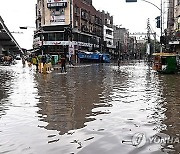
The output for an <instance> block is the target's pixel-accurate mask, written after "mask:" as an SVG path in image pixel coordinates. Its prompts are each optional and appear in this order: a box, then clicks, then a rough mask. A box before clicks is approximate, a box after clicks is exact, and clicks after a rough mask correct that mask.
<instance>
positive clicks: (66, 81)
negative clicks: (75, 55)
mask: <svg viewBox="0 0 180 154" xmlns="http://www.w3.org/2000/svg"><path fill="white" fill-rule="evenodd" d="M0 78H1V82H0V153H8V154H9V153H10V154H11V153H12V154H21V153H22V154H39V153H43V154H76V153H77V154H164V153H170V154H177V153H180V133H179V130H180V97H179V96H180V89H179V85H180V75H159V74H157V73H155V72H154V71H152V70H151V68H150V67H148V66H147V65H146V64H145V63H144V62H140V63H139V62H130V63H124V64H122V66H121V67H120V68H118V67H117V66H115V65H114V64H99V65H98V64H92V65H81V66H79V67H76V68H68V73H67V74H60V72H59V71H54V72H53V73H51V74H48V75H42V74H38V73H36V72H35V70H34V69H32V68H29V67H24V68H23V67H22V66H21V65H20V64H17V65H15V66H11V67H8V66H0ZM159 132H160V133H163V134H164V135H169V136H170V137H171V139H176V142H175V140H172V141H168V142H166V143H162V142H161V140H156V141H155V140H154V141H153V142H150V139H152V137H153V135H156V134H157V133H159ZM138 134H140V135H141V134H144V135H145V136H146V138H145V139H143V138H138V137H137V135H138ZM156 139H157V138H156ZM178 139H179V142H178Z"/></svg>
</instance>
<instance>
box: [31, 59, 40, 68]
mask: <svg viewBox="0 0 180 154" xmlns="http://www.w3.org/2000/svg"><path fill="white" fill-rule="evenodd" d="M32 63H33V65H36V71H38V64H39V60H38V57H37V56H34V57H33V58H32Z"/></svg>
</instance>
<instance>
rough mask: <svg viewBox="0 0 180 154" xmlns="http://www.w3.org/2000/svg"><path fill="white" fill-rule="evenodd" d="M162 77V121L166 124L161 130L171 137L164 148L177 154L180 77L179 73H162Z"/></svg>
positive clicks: (179, 140)
mask: <svg viewBox="0 0 180 154" xmlns="http://www.w3.org/2000/svg"><path fill="white" fill-rule="evenodd" d="M160 79H161V81H162V82H161V84H162V86H163V97H164V98H165V101H164V104H163V107H164V108H165V111H164V114H165V119H164V120H163V122H162V123H163V124H164V125H165V126H166V127H164V129H162V131H161V132H162V133H165V134H167V135H169V137H170V138H171V140H169V142H167V143H166V144H163V147H162V150H164V151H168V152H169V153H172V154H176V153H178V152H180V150H179V149H180V133H179V130H180V119H179V117H180V97H179V93H180V89H179V85H180V77H179V75H161V76H160Z"/></svg>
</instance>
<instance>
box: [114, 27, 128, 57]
mask: <svg viewBox="0 0 180 154" xmlns="http://www.w3.org/2000/svg"><path fill="white" fill-rule="evenodd" d="M113 31H114V38H113V42H114V46H115V47H116V50H115V51H116V52H117V53H118V56H120V55H121V54H123V53H124V52H125V49H126V48H127V47H126V45H127V40H125V39H127V37H125V36H127V34H128V30H127V29H126V28H121V27H120V26H118V25H115V26H113ZM125 42H126V44H125Z"/></svg>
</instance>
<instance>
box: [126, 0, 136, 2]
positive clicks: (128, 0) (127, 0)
mask: <svg viewBox="0 0 180 154" xmlns="http://www.w3.org/2000/svg"><path fill="white" fill-rule="evenodd" d="M126 2H137V0H126Z"/></svg>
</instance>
